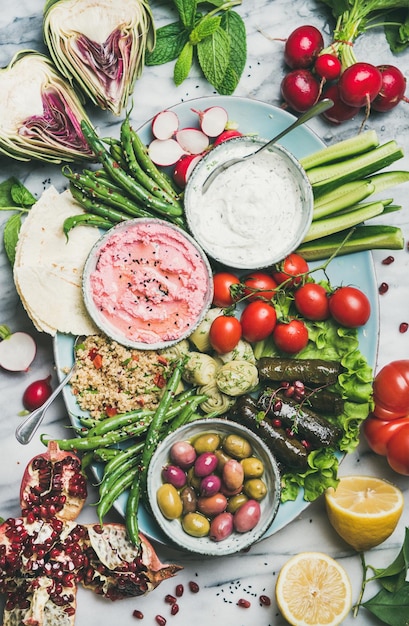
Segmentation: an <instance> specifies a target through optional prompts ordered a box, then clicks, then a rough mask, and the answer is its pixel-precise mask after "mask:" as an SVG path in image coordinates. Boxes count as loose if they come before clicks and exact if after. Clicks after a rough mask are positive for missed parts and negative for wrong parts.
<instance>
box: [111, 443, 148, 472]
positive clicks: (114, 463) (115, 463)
mask: <svg viewBox="0 0 409 626" xmlns="http://www.w3.org/2000/svg"><path fill="white" fill-rule="evenodd" d="M144 445H145V442H144V441H138V442H137V443H135V444H133V445H132V446H129V447H128V448H125V450H120V451H119V452H120V454H118V455H116V456H115V457H113V458H112V459H110V460H109V461H108V463H107V464H106V465H105V467H104V475H108V474H110V473H111V472H114V471H115V470H116V468H117V467H119V466H120V465H121V464H122V463H123V462H124V459H126V458H127V457H129V456H133V455H135V454H139V452H141V450H142V448H143V446H144Z"/></svg>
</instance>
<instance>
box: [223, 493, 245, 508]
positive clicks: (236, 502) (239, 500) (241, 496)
mask: <svg viewBox="0 0 409 626" xmlns="http://www.w3.org/2000/svg"><path fill="white" fill-rule="evenodd" d="M247 500H248V497H247V496H246V494H245V493H238V494H237V496H232V497H231V498H229V503H228V505H227V511H228V512H229V513H235V512H236V511H237V510H238V509H239V508H240V507H241V506H242V504H244V503H245V502H247Z"/></svg>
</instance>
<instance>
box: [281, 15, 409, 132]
mask: <svg viewBox="0 0 409 626" xmlns="http://www.w3.org/2000/svg"><path fill="white" fill-rule="evenodd" d="M344 43H345V45H347V44H351V46H352V42H344ZM345 58H346V56H345V55H342V54H341V52H340V49H339V47H337V45H335V44H334V43H333V44H332V45H330V46H328V47H326V48H325V47H324V39H323V36H322V34H321V32H320V31H319V30H318V29H317V28H315V26H311V25H305V26H300V27H298V28H296V29H295V30H294V31H293V32H292V33H291V34H290V35H289V37H288V38H287V39H286V42H285V47H284V60H285V62H286V64H287V65H288V66H289V68H290V70H291V71H290V72H288V73H287V74H286V75H285V76H284V78H283V80H282V82H281V95H282V97H283V99H284V100H285V102H286V104H287V106H288V107H290V108H291V109H293V110H294V111H297V112H298V113H302V112H303V111H306V110H307V109H309V108H310V107H311V106H312V105H313V104H315V102H317V100H319V98H321V97H322V96H325V97H328V98H331V99H332V100H333V101H334V106H333V107H331V108H330V109H328V110H327V111H325V112H324V113H323V116H324V117H325V118H326V119H327V120H328V121H330V122H333V123H334V124H340V123H341V122H344V121H345V120H349V119H351V118H353V117H354V116H355V115H356V114H357V113H358V112H359V111H360V110H361V109H362V108H364V109H365V112H366V116H365V119H367V117H368V115H369V113H370V109H373V110H374V111H377V112H385V111H390V110H391V109H393V108H394V107H395V106H396V105H397V104H399V102H401V101H404V102H407V98H405V95H404V94H405V89H406V79H405V77H404V75H403V74H402V72H401V71H400V70H399V69H398V68H397V67H395V66H393V65H379V66H375V65H373V64H371V63H367V62H361V61H357V60H356V59H355V56H354V54H353V52H352V48H351V50H350V51H349V55H348V57H347V58H348V63H346V62H345Z"/></svg>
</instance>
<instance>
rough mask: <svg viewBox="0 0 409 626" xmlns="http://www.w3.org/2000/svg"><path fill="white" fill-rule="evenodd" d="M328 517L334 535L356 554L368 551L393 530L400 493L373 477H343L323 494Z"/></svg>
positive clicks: (399, 502)
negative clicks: (335, 532) (335, 485)
mask: <svg viewBox="0 0 409 626" xmlns="http://www.w3.org/2000/svg"><path fill="white" fill-rule="evenodd" d="M325 503H326V509H327V513H328V518H329V520H330V522H331V524H332V526H333V527H334V528H335V530H336V531H337V533H338V534H339V535H340V536H341V537H342V538H343V539H344V541H346V542H347V543H348V544H349V545H350V546H352V547H353V548H354V549H355V550H357V551H358V552H363V551H365V550H370V549H371V548H373V547H375V546H377V545H379V544H380V543H382V542H383V541H385V539H387V538H388V537H389V536H390V535H391V534H392V533H393V531H394V530H395V528H396V525H397V523H398V521H399V519H400V516H401V514H402V510H403V494H402V492H401V491H400V490H399V489H398V488H397V487H395V486H394V485H392V484H391V483H389V482H387V481H386V480H383V479H381V478H375V477H373V476H343V477H342V478H341V479H340V482H339V484H338V485H337V487H336V489H334V488H333V487H330V488H329V489H327V491H326V492H325Z"/></svg>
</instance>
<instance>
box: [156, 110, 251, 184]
mask: <svg viewBox="0 0 409 626" xmlns="http://www.w3.org/2000/svg"><path fill="white" fill-rule="evenodd" d="M192 111H193V112H194V113H196V114H197V116H198V127H197V128H195V127H185V128H179V118H178V116H177V114H176V113H175V112H174V111H172V110H164V111H161V112H160V113H158V114H157V115H156V116H155V117H154V118H153V120H152V134H153V137H154V138H153V140H152V141H151V143H150V144H149V156H150V158H151V159H152V161H153V162H154V163H155V164H156V165H159V166H163V167H169V166H173V167H174V169H173V178H174V180H175V182H176V184H177V185H178V186H179V187H181V188H182V189H183V188H184V187H185V185H186V182H187V180H188V178H189V176H190V174H191V173H192V171H193V168H194V167H195V165H196V164H197V162H198V161H199V160H200V159H201V157H202V156H203V155H204V154H206V152H207V151H208V150H209V149H210V148H211V147H212V145H217V144H218V143H221V142H222V141H225V140H226V139H230V138H231V137H237V136H239V135H240V134H241V133H239V132H238V131H237V130H235V129H232V128H228V114H227V111H226V110H225V109H224V108H223V107H220V106H212V107H209V108H208V109H205V110H204V111H197V110H195V109H192Z"/></svg>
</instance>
